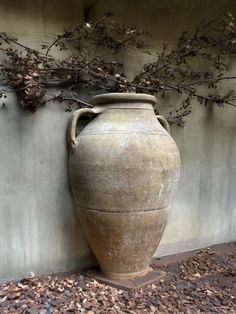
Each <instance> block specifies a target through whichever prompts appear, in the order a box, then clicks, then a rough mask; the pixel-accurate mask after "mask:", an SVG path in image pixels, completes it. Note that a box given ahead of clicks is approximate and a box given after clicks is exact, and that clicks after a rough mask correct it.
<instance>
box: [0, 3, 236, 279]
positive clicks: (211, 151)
mask: <svg viewBox="0 0 236 314" xmlns="http://www.w3.org/2000/svg"><path fill="white" fill-rule="evenodd" d="M84 4H86V5H87V6H86V7H87V8H88V7H89V6H90V5H92V6H91V8H90V9H91V10H90V11H87V12H86V15H87V16H88V17H89V18H97V17H99V16H101V15H102V14H103V13H104V12H106V11H108V10H110V11H113V12H114V13H115V15H116V17H117V18H118V19H119V20H120V21H122V22H124V23H127V24H133V25H138V26H139V27H140V28H143V29H145V30H147V31H149V32H150V33H151V36H152V37H151V40H150V42H151V44H152V47H155V48H158V47H159V46H160V45H161V43H162V42H164V41H165V42H167V43H169V44H170V45H173V43H174V41H175V39H176V38H177V36H178V34H179V33H180V32H181V31H182V30H186V29H189V30H191V29H193V28H194V27H195V26H196V25H197V24H198V23H199V21H200V20H202V18H206V17H208V16H209V15H210V16H216V15H218V14H219V13H221V12H223V11H225V10H231V11H233V12H235V13H236V4H235V1H233V0H224V1H223V0H217V1H214V0H199V1H195V0H188V1H187V0H181V1H180V0H165V1H164V0H156V1H155V0H145V1H140V0H122V1H121V0H113V1H110V0H109V1H108V0H100V1H99V0H98V1H84ZM84 4H83V3H82V2H81V1H78V0H77V1H75V0H69V1H68V0H53V1H52V0H51V1H44V0H36V1H30V0H22V1H17V0H12V1H6V0H0V9H1V10H0V31H7V32H10V33H12V34H14V35H16V36H17V37H19V38H20V39H21V40H22V41H23V42H24V43H26V44H29V43H30V44H31V45H33V46H38V45H39V44H41V43H46V42H50V41H51V40H53V38H54V36H55V34H56V33H58V32H60V31H62V29H63V26H72V25H74V24H76V23H79V22H80V21H82V20H83V19H84V9H85V6H84ZM123 58H124V63H125V68H126V71H128V72H129V73H130V75H132V74H134V73H135V71H137V68H138V67H139V66H140V64H141V63H143V62H144V61H145V60H146V57H145V56H144V55H143V54H141V53H139V52H137V51H133V50H126V51H124V53H123ZM232 71H235V63H234V60H232ZM232 87H233V88H234V85H233V83H232ZM223 89H224V86H223V85H222V90H223ZM81 97H83V99H86V100H88V99H89V97H90V96H89V95H88V94H87V95H84V94H83V95H82V96H81ZM180 102H181V99H180V98H168V99H167V100H165V102H160V111H161V112H165V111H167V110H169V108H171V107H175V106H178V105H179V103H180ZM6 105H7V109H5V110H0V248H1V249H0V280H1V281H3V280H9V279H17V278H20V277H23V276H29V275H30V272H31V271H32V272H34V273H35V274H48V273H53V272H59V271H67V270H72V269H75V268H78V267H86V266H90V265H93V264H94V262H95V261H94V258H93V257H92V255H91V253H90V250H89V248H88V246H87V243H86V240H85V238H84V236H83V233H82V231H81V226H80V224H79V222H78V219H77V215H76V212H75V209H74V207H73V203H72V198H71V193H70V188H69V184H68V172H67V147H66V127H67V123H68V119H69V117H70V114H71V113H68V112H65V107H64V106H63V105H62V104H57V103H52V104H48V105H46V106H45V108H42V109H40V110H38V112H36V113H34V114H32V113H27V112H23V111H22V110H20V109H19V108H18V106H17V99H16V97H15V95H14V93H12V94H11V95H10V96H9V98H8V100H7V103H6ZM171 133H172V136H173V138H174V139H175V141H176V143H177V145H178V147H179V149H180V154H181V157H182V173H181V179H180V183H179V188H178V192H177V196H176V199H175V203H174V207H173V209H172V211H171V213H170V217H169V222H168V225H167V228H166V231H165V234H164V237H163V239H162V241H161V244H160V247H159V249H158V251H157V255H167V254H173V253H176V252H181V251H187V250H191V249H196V248H201V247H205V246H208V245H211V244H216V243H222V242H229V241H235V240H236V193H235V186H236V161H235V156H236V111H235V109H234V108H230V107H228V108H224V109H221V108H216V107H214V106H213V107H209V108H207V109H206V108H204V107H202V106H200V105H198V104H194V106H193V113H192V115H191V116H190V117H189V118H188V119H187V123H186V126H185V127H184V128H182V129H181V128H177V127H172V129H171Z"/></svg>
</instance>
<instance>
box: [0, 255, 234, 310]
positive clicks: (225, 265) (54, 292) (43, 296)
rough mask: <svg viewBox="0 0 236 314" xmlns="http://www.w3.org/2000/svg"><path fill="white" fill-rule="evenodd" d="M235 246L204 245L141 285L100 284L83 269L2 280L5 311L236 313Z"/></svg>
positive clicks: (157, 262)
mask: <svg viewBox="0 0 236 314" xmlns="http://www.w3.org/2000/svg"><path fill="white" fill-rule="evenodd" d="M235 251H236V250H233V251H232V252H227V253H224V254H216V253H214V251H212V250H205V251H201V252H199V253H196V254H194V255H193V256H191V257H189V258H188V259H185V260H182V261H181V262H179V261H172V262H171V263H167V264H166V265H165V264H163V262H162V259H161V260H157V259H156V260H154V261H153V265H152V266H153V268H157V269H162V270H164V271H166V272H167V275H166V276H165V277H164V278H163V279H161V280H160V281H159V282H157V283H156V284H152V285H149V286H147V287H146V288H145V289H140V290H137V291H122V290H119V289H116V288H114V287H110V286H107V285H104V284H100V283H98V282H97V281H95V280H93V279H90V278H88V277H86V276H85V275H84V274H83V273H81V274H74V275H69V276H65V275H62V276H49V277H31V278H29V279H22V280H21V281H19V282H10V283H7V284H1V285H0V313H32V314H34V313H35V314H36V313H40V314H49V313H86V314H99V313H102V314H104V313H111V314H120V313H133V314H136V313H137V314H144V313H189V314H192V313H236V277H235V273H236V267H235V256H236V254H235Z"/></svg>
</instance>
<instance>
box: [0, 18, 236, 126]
mask: <svg viewBox="0 0 236 314" xmlns="http://www.w3.org/2000/svg"><path fill="white" fill-rule="evenodd" d="M146 36H147V34H145V33H144V32H143V31H140V30H137V29H136V28H134V27H128V26H124V25H121V24H119V23H117V22H116V21H115V19H114V16H113V15H112V13H110V12H108V13H107V14H105V16H104V17H102V18H101V19H100V20H98V21H96V22H86V23H83V24H80V25H77V26H75V27H74V28H73V29H71V30H65V31H64V32H63V33H62V34H60V35H57V37H56V38H55V40H54V41H53V42H52V43H51V44H50V45H42V46H41V48H40V49H38V50H36V49H33V48H31V47H28V46H25V45H23V44H22V43H20V42H19V41H18V39H17V38H14V37H12V36H10V35H8V34H6V33H0V53H1V54H2V58H1V60H4V61H2V62H1V63H0V73H1V78H2V81H1V84H2V85H3V87H2V89H1V92H0V97H2V98H3V99H4V101H3V102H2V103H3V105H2V107H4V108H5V107H6V104H5V98H7V96H8V93H10V92H12V91H14V92H16V93H17V95H18V98H19V104H20V106H21V107H22V108H24V109H26V110H30V111H35V110H36V109H37V108H38V107H41V106H43V105H45V103H46V102H47V101H55V100H57V101H61V102H62V101H66V102H67V104H68V110H70V108H71V106H72V105H74V104H76V105H77V106H78V107H86V106H90V105H89V104H87V103H85V102H83V101H81V100H80V99H79V98H78V93H77V91H78V90H79V87H80V86H81V85H83V86H88V87H89V88H96V89H99V90H101V92H102V91H103V92H134V93H149V94H156V95H158V96H159V97H162V98H165V97H166V96H167V95H168V94H170V93H171V94H173V93H174V94H181V95H182V98H181V99H182V103H181V104H180V105H179V107H178V108H176V109H174V110H172V111H169V112H168V113H167V114H166V118H167V119H168V121H169V122H170V124H176V125H179V126H182V125H183V124H184V120H185V117H186V116H187V115H189V114H190V113H191V111H192V106H193V103H195V101H197V102H198V103H199V104H201V105H204V106H208V105H216V106H219V107H224V106H231V107H236V103H235V100H236V95H235V93H234V90H232V89H229V90H228V91H226V92H225V93H224V94H222V92H221V91H222V89H219V85H220V84H221V83H222V82H223V81H229V80H235V79H236V75H232V73H231V72H230V62H231V61H230V60H231V56H233V55H234V54H235V53H236V27H235V23H234V18H233V16H232V14H231V13H230V12H227V13H225V14H222V15H220V16H218V17H217V18H215V19H213V20H208V21H202V22H201V23H200V24H199V25H198V27H197V28H196V30H195V31H194V32H187V31H186V32H183V33H182V34H180V36H179V38H178V40H177V42H176V45H175V46H174V47H168V46H167V45H166V44H163V47H162V49H160V51H159V52H157V53H155V54H154V53H153V52H151V48H152V47H147V44H146V43H145V40H144V38H146ZM127 47H133V48H135V49H138V50H140V51H143V52H145V53H147V54H152V58H153V61H152V62H149V63H147V64H145V65H144V66H141V67H140V69H137V70H138V74H137V75H136V76H135V77H133V78H132V79H128V78H127V75H126V73H125V72H124V67H123V64H122V62H120V61H117V60H119V53H120V52H121V51H122V49H124V48H127ZM91 51H93V53H91ZM94 51H95V52H96V53H94ZM59 52H60V53H59ZM59 55H60V57H59ZM54 86H57V87H61V92H59V93H54V94H49V92H48V91H49V90H50V87H54ZM224 90H225V89H224Z"/></svg>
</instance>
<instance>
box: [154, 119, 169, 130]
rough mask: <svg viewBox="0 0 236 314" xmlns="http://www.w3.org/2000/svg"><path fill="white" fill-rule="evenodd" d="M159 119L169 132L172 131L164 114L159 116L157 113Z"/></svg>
mask: <svg viewBox="0 0 236 314" xmlns="http://www.w3.org/2000/svg"><path fill="white" fill-rule="evenodd" d="M156 117H157V120H158V121H159V122H160V124H161V125H162V126H163V128H164V129H165V130H166V131H167V132H168V133H170V125H169V123H168V122H167V120H166V119H165V118H164V117H163V116H159V115H157V116H156Z"/></svg>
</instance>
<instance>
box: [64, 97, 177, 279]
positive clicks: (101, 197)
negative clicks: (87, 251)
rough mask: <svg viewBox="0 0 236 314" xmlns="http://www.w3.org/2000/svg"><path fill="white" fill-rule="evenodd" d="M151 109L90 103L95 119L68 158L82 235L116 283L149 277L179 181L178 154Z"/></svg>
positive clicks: (139, 100) (144, 101) (109, 101)
mask: <svg viewBox="0 0 236 314" xmlns="http://www.w3.org/2000/svg"><path fill="white" fill-rule="evenodd" d="M155 101H156V99H155V97H153V96H150V95H143V94H122V93H121V94H118V93H115V94H106V95H99V96H96V97H94V98H93V99H92V103H93V104H94V109H93V112H94V118H93V119H92V120H91V122H89V123H88V124H87V125H86V126H85V127H84V128H83V129H82V131H81V132H80V133H79V135H78V136H75V139H74V142H73V145H72V146H71V149H70V153H69V175H70V182H71V188H72V193H73V198H74V202H75V206H76V209H77V211H78V214H79V219H80V221H81V225H82V228H83V230H84V232H85V235H86V237H87V239H88V242H89V245H90V247H91V249H92V251H93V253H94V254H95V256H96V258H97V260H98V262H99V264H100V267H101V270H102V272H103V273H104V274H106V275H107V276H108V277H110V278H113V279H129V278H133V277H135V276H139V275H143V274H145V272H146V271H147V269H148V265H149V263H150V260H151V258H152V256H153V254H154V253H155V251H156V249H157V247H158V244H159V242H160V240H161V237H162V235H163V232H164V229H165V226H166V223H167V219H168V210H169V208H170V206H171V203H172V199H173V196H174V193H175V190H176V185H177V181H178V178H179V172H180V157H179V151H178V148H177V146H176V144H175V142H174V140H173V139H172V138H171V136H170V135H169V133H168V132H167V131H166V130H165V129H164V128H163V126H162V125H161V124H160V123H159V121H158V119H157V117H156V116H155V113H154V111H153V104H154V103H155ZM82 110H83V109H82ZM89 110H91V109H89ZM78 111H79V110H78ZM90 113H91V114H92V111H91V112H88V114H90ZM98 113H99V114H98ZM85 114H86V110H85ZM78 124H79V122H78ZM74 127H75V125H74ZM69 128H71V125H70V126H69ZM70 140H71V139H69V141H70Z"/></svg>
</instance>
